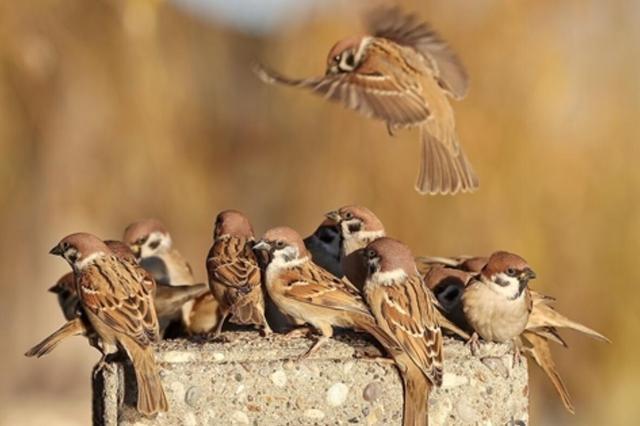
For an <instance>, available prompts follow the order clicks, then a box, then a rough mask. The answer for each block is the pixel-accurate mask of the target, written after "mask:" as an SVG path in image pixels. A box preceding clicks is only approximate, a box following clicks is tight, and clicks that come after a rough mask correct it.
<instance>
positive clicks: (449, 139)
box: [255, 8, 478, 194]
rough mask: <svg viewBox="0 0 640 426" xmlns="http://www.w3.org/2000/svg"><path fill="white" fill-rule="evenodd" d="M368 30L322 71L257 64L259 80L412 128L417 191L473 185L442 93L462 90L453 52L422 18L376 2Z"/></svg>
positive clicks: (457, 94)
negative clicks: (416, 142) (293, 75)
mask: <svg viewBox="0 0 640 426" xmlns="http://www.w3.org/2000/svg"><path fill="white" fill-rule="evenodd" d="M367 29H368V33H369V34H368V35H364V36H352V37H349V38H346V39H344V40H341V41H339V42H338V43H336V44H335V45H334V46H333V48H332V49H331V51H330V52H329V55H328V57H327V68H326V73H325V75H324V76H322V77H312V78H308V79H290V78H287V77H284V76H282V75H280V74H278V73H276V72H274V71H271V70H267V69H265V68H264V67H261V66H259V67H257V68H256V70H255V71H256V73H257V74H258V76H259V77H260V78H261V79H262V80H263V81H265V82H267V83H280V84H286V85H290V86H296V87H303V88H306V89H309V90H311V91H313V92H315V93H317V94H319V95H321V96H323V97H324V98H326V99H329V100H332V101H337V102H341V103H343V104H344V105H345V106H347V107H348V108H350V109H353V110H356V111H358V112H360V113H361V114H364V115H365V116H367V117H372V118H374V119H378V120H382V121H385V122H386V123H387V126H388V128H389V131H390V132H391V133H392V132H393V131H394V130H395V129H397V128H403V127H409V126H419V127H420V140H421V145H422V148H421V162H420V172H419V174H418V179H417V182H416V190H417V191H418V192H420V193H421V194H438V193H439V194H455V193H457V192H458V191H462V192H467V191H473V190H474V189H476V188H477V187H478V178H477V177H476V175H475V173H474V171H473V169H472V167H471V164H470V163H469V161H468V160H467V158H466V156H465V154H464V152H463V151H462V148H461V147H460V145H459V143H458V136H457V135H456V129H455V119H454V114H453V109H452V108H451V105H450V104H449V100H448V97H452V98H454V99H461V98H463V97H464V96H465V95H466V93H467V87H468V79H467V75H466V71H465V69H464V67H463V66H462V64H461V63H460V61H459V60H458V58H457V56H456V55H455V53H454V52H453V51H452V50H451V48H449V46H448V45H447V44H446V43H445V42H444V41H443V40H442V39H441V38H440V36H439V35H438V34H437V33H436V32H435V31H433V30H432V29H431V28H430V27H429V26H428V25H427V24H426V23H423V22H420V21H419V20H418V18H417V17H416V16H415V15H407V14H404V13H402V12H401V11H400V9H398V8H392V9H389V8H381V9H378V10H376V11H374V12H373V13H371V14H370V15H369V17H368V19H367Z"/></svg>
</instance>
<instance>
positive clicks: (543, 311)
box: [418, 256, 609, 414]
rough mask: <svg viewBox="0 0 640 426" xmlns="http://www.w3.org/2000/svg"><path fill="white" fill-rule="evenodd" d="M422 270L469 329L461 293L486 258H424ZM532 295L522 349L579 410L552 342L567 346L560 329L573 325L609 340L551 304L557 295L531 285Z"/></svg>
mask: <svg viewBox="0 0 640 426" xmlns="http://www.w3.org/2000/svg"><path fill="white" fill-rule="evenodd" d="M418 259H420V261H421V262H422V265H421V267H422V271H421V272H422V273H423V274H424V280H425V284H427V286H428V287H429V288H431V289H432V290H433V292H434V294H435V295H436V298H437V299H438V301H439V303H440V306H441V307H442V308H443V310H444V312H445V313H446V315H447V317H448V318H449V319H450V320H451V321H453V322H454V323H455V324H457V325H459V326H460V327H462V328H463V329H469V325H468V324H467V322H466V319H465V318H464V313H463V311H462V303H461V300H460V299H461V295H462V293H463V291H464V288H465V286H466V285H467V284H468V283H470V282H472V281H473V279H474V275H475V274H478V273H480V272H481V271H482V269H483V268H484V266H485V265H486V264H487V262H488V260H489V259H488V258H486V257H480V256H478V257H471V256H461V257H458V258H446V257H422V258H418ZM525 291H527V292H529V293H530V295H531V303H532V308H531V313H530V314H529V319H528V321H527V325H526V329H525V330H524V331H523V332H522V334H521V335H520V336H519V345H518V346H519V347H520V350H521V351H522V352H523V353H525V354H527V355H529V356H530V357H531V358H533V360H534V361H535V362H536V363H537V364H538V365H539V366H540V368H542V370H543V371H544V372H545V374H546V375H547V377H548V378H549V381H550V382H551V383H552V385H553V386H554V388H555V389H556V391H557V393H558V395H559V396H560V399H561V400H562V403H563V404H564V406H565V408H566V409H567V411H569V412H570V413H572V414H573V413H575V409H574V406H573V403H572V401H571V396H570V395H569V391H568V390H567V388H566V386H565V384H564V382H563V380H562V377H560V374H559V373H558V371H557V369H556V365H555V363H554V361H553V358H552V356H551V351H550V347H549V341H553V342H555V343H558V344H560V345H562V346H564V347H567V344H566V343H565V341H564V339H563V338H562V337H561V336H560V334H559V332H558V329H559V328H570V329H572V330H576V331H580V332H582V333H584V334H586V335H588V336H590V337H593V338H595V339H598V340H602V341H605V342H609V339H607V338H606V337H605V336H603V335H602V334H600V333H598V332H596V331H594V330H592V329H590V328H589V327H586V326H584V325H582V324H580V323H577V322H575V321H572V320H570V319H569V318H567V317H565V316H564V315H562V314H560V313H559V312H557V311H556V310H555V309H554V308H553V307H552V306H551V304H552V303H553V302H554V301H555V299H554V298H552V297H549V296H546V295H543V294H541V293H538V292H536V291H534V290H532V289H529V288H527V289H526V290H525Z"/></svg>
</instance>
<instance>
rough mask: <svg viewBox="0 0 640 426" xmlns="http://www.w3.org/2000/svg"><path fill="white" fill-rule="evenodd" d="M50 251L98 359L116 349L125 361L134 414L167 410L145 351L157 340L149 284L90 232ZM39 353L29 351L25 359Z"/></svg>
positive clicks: (150, 351) (73, 236)
mask: <svg viewBox="0 0 640 426" xmlns="http://www.w3.org/2000/svg"><path fill="white" fill-rule="evenodd" d="M50 253H51V254H54V255H57V256H62V257H64V258H65V260H66V261H67V262H68V263H69V265H71V267H72V268H73V272H74V274H75V284H76V293H77V294H78V297H79V298H80V303H81V307H82V310H83V311H84V313H85V314H86V318H87V320H88V322H89V324H90V325H91V326H92V328H93V330H94V331H95V332H96V333H97V334H98V336H99V337H100V340H101V342H102V349H103V356H106V355H107V354H109V353H114V352H117V351H118V348H121V349H123V350H124V352H125V353H126V354H127V356H128V357H129V359H130V360H131V362H132V364H133V367H134V370H135V374H136V381H137V384H138V403H137V409H138V411H139V412H140V413H142V414H144V415H153V414H155V413H157V412H160V411H167V409H168V404H167V399H166V397H165V394H164V390H163V388H162V383H161V381H160V376H159V375H158V371H157V367H156V364H155V359H154V354H153V349H152V347H151V344H152V343H153V342H155V341H157V339H158V319H157V317H156V312H155V308H154V303H153V290H154V285H153V281H152V280H149V279H148V277H147V276H146V274H144V273H142V272H141V271H140V270H139V269H137V268H135V267H133V265H132V264H131V263H130V262H128V261H124V260H122V259H120V258H119V257H117V256H116V255H115V254H114V252H113V251H112V250H111V249H110V248H109V247H108V246H107V245H106V244H105V243H104V242H103V241H101V240H100V239H98V238H97V237H95V236H94V235H91V234H86V233H77V234H71V235H69V236H67V237H65V238H63V239H62V240H61V241H60V242H59V243H58V244H57V245H56V246H55V247H54V248H53V249H52V250H51V252H50ZM74 321H76V323H77V321H78V319H76V320H72V321H71V322H74ZM67 324H70V323H69V322H68V323H67ZM77 328H78V327H77V326H74V328H73V330H74V331H75V330H76V329H77ZM63 329H64V327H63ZM61 330H62V329H61ZM56 333H58V332H56ZM54 334H55V333H54ZM34 349H36V348H34ZM41 354H42V353H41V352H40V351H37V350H35V351H34V350H31V351H29V352H28V353H27V356H33V355H38V356H39V355H41Z"/></svg>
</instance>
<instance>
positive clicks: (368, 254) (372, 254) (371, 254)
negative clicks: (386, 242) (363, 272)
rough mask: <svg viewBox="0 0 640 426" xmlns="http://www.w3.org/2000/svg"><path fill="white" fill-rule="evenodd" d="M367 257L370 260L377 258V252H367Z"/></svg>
mask: <svg viewBox="0 0 640 426" xmlns="http://www.w3.org/2000/svg"><path fill="white" fill-rule="evenodd" d="M367 257H368V258H369V259H373V258H374V257H376V252H375V251H374V250H367Z"/></svg>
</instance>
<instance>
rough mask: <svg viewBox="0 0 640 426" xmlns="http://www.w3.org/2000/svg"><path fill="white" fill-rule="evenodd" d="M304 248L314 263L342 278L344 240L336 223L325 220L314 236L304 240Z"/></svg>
mask: <svg viewBox="0 0 640 426" xmlns="http://www.w3.org/2000/svg"><path fill="white" fill-rule="evenodd" d="M304 246H305V247H306V248H307V250H309V253H311V260H313V263H315V264H316V265H318V266H320V267H321V268H323V269H326V270H327V271H329V272H331V273H332V274H333V275H335V276H336V277H342V268H341V266H340V258H341V254H340V253H341V250H342V238H341V235H340V230H339V229H338V225H337V223H336V222H334V221H333V220H331V219H328V218H327V219H325V220H324V221H323V222H322V223H321V224H320V226H318V229H316V231H315V232H314V233H313V234H311V235H309V236H308V237H307V238H305V239H304Z"/></svg>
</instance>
